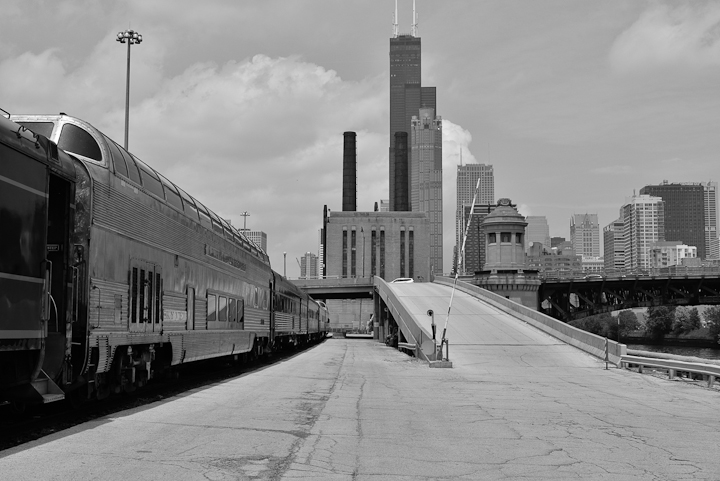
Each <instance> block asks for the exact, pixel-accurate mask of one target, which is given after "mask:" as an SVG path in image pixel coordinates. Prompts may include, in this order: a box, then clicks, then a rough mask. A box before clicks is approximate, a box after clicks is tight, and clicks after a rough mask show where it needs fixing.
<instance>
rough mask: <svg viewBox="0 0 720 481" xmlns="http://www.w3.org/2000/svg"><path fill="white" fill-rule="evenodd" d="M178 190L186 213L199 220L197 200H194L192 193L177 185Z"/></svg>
mask: <svg viewBox="0 0 720 481" xmlns="http://www.w3.org/2000/svg"><path fill="white" fill-rule="evenodd" d="M176 187H177V186H176ZM177 191H178V193H179V194H180V197H182V200H183V206H184V208H185V214H187V216H188V217H190V218H191V219H192V220H194V221H195V222H197V221H198V220H199V217H198V211H197V207H195V202H194V201H193V200H192V197H190V195H188V193H187V192H185V191H184V190H182V189H181V188H180V187H177Z"/></svg>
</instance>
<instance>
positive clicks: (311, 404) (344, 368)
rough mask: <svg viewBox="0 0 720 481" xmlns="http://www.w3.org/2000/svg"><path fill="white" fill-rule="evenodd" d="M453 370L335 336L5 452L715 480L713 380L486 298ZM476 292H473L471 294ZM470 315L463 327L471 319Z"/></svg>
mask: <svg viewBox="0 0 720 481" xmlns="http://www.w3.org/2000/svg"><path fill="white" fill-rule="evenodd" d="M456 301H457V302H458V303H459V306H458V308H459V309H458V310H459V311H461V312H464V313H466V314H463V315H465V316H466V317H467V319H466V320H465V321H463V320H462V319H454V320H452V322H455V325H453V326H452V328H451V330H450V331H449V332H450V333H451V339H460V336H461V335H463V332H462V330H463V329H464V328H467V329H468V332H471V331H472V332H473V333H476V334H477V335H480V336H481V337H472V335H476V334H472V335H470V334H467V337H465V339H478V341H477V342H474V343H473V342H466V343H459V342H458V343H456V344H451V351H450V352H451V359H452V361H453V364H454V368H453V369H429V368H428V367H427V365H426V364H425V363H422V362H420V361H417V360H415V359H412V358H409V357H407V356H405V355H404V354H402V353H400V352H397V351H395V350H393V349H391V348H388V347H386V346H385V345H384V344H381V343H377V342H375V341H367V340H345V339H331V340H328V341H326V342H325V343H323V344H321V345H319V346H316V347H315V348H312V349H310V350H308V351H305V352H303V353H300V354H299V355H297V356H295V357H293V358H290V359H287V360H285V361H282V362H280V363H278V364H275V365H272V366H269V367H267V368H265V369H263V370H261V371H258V372H254V373H250V374H247V375H243V376H240V377H237V378H235V379H232V380H228V381H225V382H222V383H218V384H215V385H212V386H209V387H204V388H202V389H197V390H195V391H191V392H188V393H185V394H183V395H182V396H178V397H175V398H171V399H168V400H165V401H162V402H159V403H156V404H151V405H148V406H144V407H142V408H138V409H135V410H130V411H126V412H123V413H121V414H115V415H112V416H110V417H107V418H103V419H99V420H96V421H93V422H90V423H87V424H84V425H81V426H76V427H75V428H71V429H68V430H66V431H62V432H59V433H55V434H52V435H49V436H47V437H45V438H43V439H40V440H38V441H35V442H31V443H28V444H25V445H23V446H19V447H17V448H13V449H9V450H7V451H3V452H0V478H2V479H13V480H24V479H32V480H45V479H57V480H66V479H73V480H77V481H82V480H95V479H102V480H121V479H122V480H125V479H134V480H146V479H147V480H166V479H167V480H212V481H220V480H246V479H247V480H281V479H282V480H294V479H308V480H310V479H312V480H315V479H328V480H435V479H438V480H450V479H453V480H454V479H461V480H474V479H482V480H486V479H488V480H495V479H497V480H506V479H527V480H535V479H552V480H560V479H579V478H582V479H599V480H603V479H608V480H610V479H612V480H683V479H687V480H690V479H692V480H698V479H707V480H717V479H720V456H718V454H720V429H718V428H720V421H719V418H720V416H718V406H719V405H720V393H718V392H717V391H716V390H711V389H706V388H702V387H698V386H694V385H688V384H685V383H677V382H672V381H669V380H667V379H660V378H657V377H652V376H644V375H640V374H637V373H635V372H630V371H626V370H619V369H615V368H612V367H611V368H610V369H609V370H605V369H604V363H602V362H600V361H598V360H596V359H593V358H591V357H590V356H588V355H586V354H584V353H582V352H581V351H579V350H577V349H575V348H573V347H571V346H567V345H564V344H561V343H559V342H558V341H557V340H555V339H553V338H552V337H550V336H547V335H546V334H544V333H541V332H539V331H537V330H535V329H533V328H532V327H530V326H527V325H525V324H523V323H521V322H518V321H516V320H513V319H509V318H507V316H506V315H505V314H502V313H500V312H499V311H495V310H493V309H492V308H489V307H483V310H482V311H481V312H480V313H477V312H476V313H475V314H474V315H473V314H472V313H471V312H472V310H473V309H477V306H473V305H472V302H473V301H471V300H467V299H465V300H462V299H461V300H459V301H458V300H456ZM465 303H467V304H465ZM464 322H468V323H470V324H467V325H465V324H463V323H464Z"/></svg>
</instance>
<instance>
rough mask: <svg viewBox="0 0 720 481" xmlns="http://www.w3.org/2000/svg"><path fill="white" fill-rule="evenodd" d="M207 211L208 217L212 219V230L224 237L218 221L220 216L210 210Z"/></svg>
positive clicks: (220, 223)
mask: <svg viewBox="0 0 720 481" xmlns="http://www.w3.org/2000/svg"><path fill="white" fill-rule="evenodd" d="M208 213H209V214H210V218H211V219H212V221H213V222H212V229H213V232H215V233H216V234H217V235H219V236H221V237H224V236H225V234H224V233H223V228H222V222H220V218H219V217H218V216H217V215H216V214H215V213H214V212H212V211H208Z"/></svg>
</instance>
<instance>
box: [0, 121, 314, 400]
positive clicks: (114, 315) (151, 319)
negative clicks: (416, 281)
mask: <svg viewBox="0 0 720 481" xmlns="http://www.w3.org/2000/svg"><path fill="white" fill-rule="evenodd" d="M10 118H11V120H12V121H14V122H17V123H18V124H20V125H22V126H23V127H25V128H27V129H29V130H31V131H33V132H34V133H35V134H36V135H37V137H38V138H43V136H44V137H47V138H49V139H50V140H51V143H52V142H54V143H55V144H57V147H59V151H60V152H62V151H65V152H67V154H68V157H69V158H70V159H71V160H72V163H71V164H69V166H70V167H73V170H74V172H72V173H73V174H74V176H75V179H76V181H75V190H74V195H73V196H72V197H71V198H68V199H67V201H66V203H67V207H66V209H67V212H69V213H70V214H71V215H69V216H68V218H70V219H71V222H69V224H71V225H69V226H68V229H69V232H68V234H69V235H68V246H67V254H68V261H67V269H68V272H69V274H68V277H67V279H66V289H65V293H66V299H64V300H63V303H62V306H60V305H59V307H60V309H61V310H62V309H64V310H65V314H64V315H61V316H60V320H59V325H61V326H64V328H63V327H61V328H60V329H59V330H60V331H61V333H60V334H61V335H62V337H63V340H64V347H65V349H64V350H59V351H58V352H57V353H53V362H52V363H49V362H48V361H47V360H46V361H43V362H42V371H43V372H45V373H47V377H48V378H49V379H50V381H49V382H50V384H56V385H57V386H58V387H59V391H60V392H62V393H64V394H73V395H74V396H76V397H78V398H80V399H84V398H88V397H90V398H92V397H96V398H103V397H105V396H107V395H109V394H110V393H112V392H119V391H122V390H125V391H129V390H133V389H135V388H136V387H138V386H142V385H143V384H145V383H146V382H147V381H148V380H150V379H151V378H152V377H153V376H155V375H157V374H158V373H160V372H162V371H164V370H166V369H168V368H171V367H172V366H176V365H179V364H184V363H188V362H193V361H198V360H202V359H208V358H213V357H221V356H238V355H241V354H246V355H250V356H259V355H262V354H263V353H266V352H270V351H271V350H273V349H276V348H279V347H282V346H284V345H288V344H298V343H305V342H313V341H317V340H319V339H322V338H323V337H324V336H325V331H326V326H327V309H326V308H325V307H324V305H322V304H321V303H318V302H315V301H314V300H312V299H311V298H309V297H308V296H307V295H306V294H304V293H303V292H302V291H301V290H300V289H298V288H297V287H295V286H294V285H293V284H292V283H290V282H288V281H287V280H285V279H283V278H282V276H280V275H278V274H277V273H275V272H273V271H272V269H271V268H270V263H269V259H268V257H267V255H266V254H265V253H264V252H263V251H262V250H261V249H259V248H258V247H257V246H255V245H254V244H253V243H252V242H251V241H249V240H248V239H247V238H246V237H245V236H243V235H242V233H241V232H239V231H238V230H237V229H235V228H234V227H233V226H231V225H230V224H229V223H228V222H227V221H225V220H224V219H222V218H220V217H219V216H217V215H216V214H215V213H214V212H213V211H211V210H209V209H208V208H207V207H205V206H204V205H203V204H201V203H200V202H199V201H198V200H197V199H195V198H193V197H192V196H191V195H189V194H188V193H187V192H185V191H184V190H183V189H181V188H180V187H178V186H177V185H175V184H174V183H172V182H171V181H170V180H168V179H167V178H165V177H164V176H163V175H161V174H160V173H158V172H157V171H155V170H154V169H153V168H151V167H150V166H149V165H148V164H146V163H144V162H143V161H141V160H140V159H138V158H137V157H136V156H134V155H132V154H131V153H129V152H128V151H126V150H125V149H123V148H122V147H121V146H119V145H117V144H116V143H115V142H114V141H113V140H112V139H110V138H108V137H107V136H105V135H104V134H103V133H102V132H100V131H99V130H97V129H96V128H94V127H93V126H92V125H90V124H88V123H87V122H85V121H82V120H80V119H77V118H74V117H70V116H68V115H65V114H60V115H13V116H11V117H10ZM58 209H59V208H58ZM4 235H5V234H4V231H3V236H4ZM1 337H2V333H0V338H1ZM46 350H47V349H46ZM60 351H63V352H60ZM41 356H42V355H41ZM45 357H46V359H47V358H48V356H47V354H46V356H45ZM36 391H38V394H40V395H41V396H42V397H41V398H38V397H37V396H35V397H34V398H28V397H26V398H24V399H23V400H25V401H28V402H32V400H42V401H47V400H48V398H49V396H48V394H47V393H43V392H40V390H38V389H36ZM2 393H3V391H2V387H0V397H1V396H2ZM5 397H6V398H8V397H10V396H8V395H5Z"/></svg>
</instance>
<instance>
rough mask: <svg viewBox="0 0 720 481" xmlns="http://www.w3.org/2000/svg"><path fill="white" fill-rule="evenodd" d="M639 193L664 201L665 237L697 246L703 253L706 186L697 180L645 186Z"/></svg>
mask: <svg viewBox="0 0 720 481" xmlns="http://www.w3.org/2000/svg"><path fill="white" fill-rule="evenodd" d="M640 195H652V196H655V197H660V198H661V199H662V200H663V202H664V204H665V207H664V209H665V239H667V240H671V241H680V242H681V243H683V244H687V245H689V246H695V247H697V255H698V257H700V258H702V259H704V258H705V256H706V253H705V188H704V187H703V184H700V183H677V184H671V183H669V182H668V181H666V180H665V181H663V182H662V184H660V185H646V186H645V187H643V188H642V189H640Z"/></svg>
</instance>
